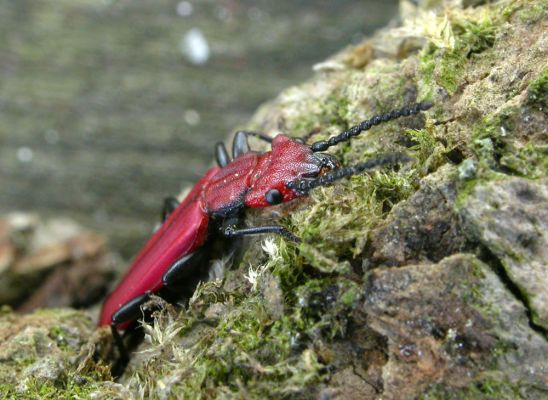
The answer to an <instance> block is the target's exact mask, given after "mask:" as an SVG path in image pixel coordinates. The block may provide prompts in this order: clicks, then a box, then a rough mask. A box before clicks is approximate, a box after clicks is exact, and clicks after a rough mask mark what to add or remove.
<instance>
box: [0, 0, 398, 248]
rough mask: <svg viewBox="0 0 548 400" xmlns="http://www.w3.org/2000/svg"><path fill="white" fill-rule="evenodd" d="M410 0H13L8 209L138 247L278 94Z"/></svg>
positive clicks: (0, 153)
mask: <svg viewBox="0 0 548 400" xmlns="http://www.w3.org/2000/svg"><path fill="white" fill-rule="evenodd" d="M396 13H397V1H396V0H362V1H358V0H337V1H327V0H316V1H312V0H276V1H267V0H200V1H175V0H154V1H145V0H48V1H46V0H0V214H6V213H8V212H12V211H33V212H38V213H39V214H40V215H43V216H59V215H63V216H68V217H70V218H73V219H75V220H76V221H78V222H80V223H81V224H83V225H85V226H87V227H90V228H92V229H95V230H96V231H99V232H101V233H103V234H105V235H106V236H107V238H108V240H109V242H110V243H111V247H113V248H114V249H116V250H118V251H121V252H122V254H123V255H124V256H126V257H129V256H131V255H132V254H133V253H134V252H135V251H136V250H137V249H138V248H139V247H140V246H141V245H142V242H143V240H144V239H145V238H146V237H147V236H148V235H149V234H150V232H151V229H152V227H153V226H154V224H155V223H156V222H158V221H159V217H160V209H161V204H162V199H163V198H164V197H165V196H167V195H170V194H176V193H178V192H179V191H180V189H181V188H183V187H184V186H186V185H189V184H192V183H193V182H195V181H196V180H197V179H198V178H199V177H200V176H201V175H202V174H203V173H204V171H205V170H206V169H207V168H208V167H209V166H210V165H211V163H212V160H213V144H214V143H215V142H216V141H218V140H223V139H225V138H226V137H227V136H228V135H229V134H230V133H232V132H233V130H234V128H235V127H244V126H245V122H246V120H248V119H249V117H250V116H251V115H252V113H253V112H254V110H255V109H256V108H257V107H258V106H259V105H260V104H261V103H262V102H263V101H265V100H268V99H269V98H272V97H273V96H275V95H276V94H277V93H278V92H279V91H280V90H282V89H283V88H285V87H288V86H290V85H293V84H297V83H299V82H301V81H303V80H305V79H307V78H308V77H309V76H310V75H311V67H312V65H313V64H315V63H317V62H320V61H322V60H323V59H324V58H326V57H327V56H329V55H331V54H333V53H334V52H336V51H338V50H340V49H341V48H342V47H344V46H346V45H348V44H352V43H357V42H359V41H360V40H362V39H363V38H364V36H366V35H368V34H369V33H370V32H372V31H373V30H375V29H377V28H379V27H382V26H384V25H386V23H387V22H388V21H390V20H391V19H393V18H394V17H395V15H396Z"/></svg>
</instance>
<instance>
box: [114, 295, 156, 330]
mask: <svg viewBox="0 0 548 400" xmlns="http://www.w3.org/2000/svg"><path fill="white" fill-rule="evenodd" d="M149 299H150V292H146V293H143V294H142V295H140V296H137V297H134V298H133V299H131V300H130V301H128V302H127V303H126V304H124V305H123V306H122V307H120V309H118V311H116V312H115V313H114V314H112V325H114V326H116V325H119V324H121V323H123V322H127V321H133V320H136V319H138V318H139V317H140V316H141V306H142V305H143V304H144V303H146V302H147V301H148V300H149Z"/></svg>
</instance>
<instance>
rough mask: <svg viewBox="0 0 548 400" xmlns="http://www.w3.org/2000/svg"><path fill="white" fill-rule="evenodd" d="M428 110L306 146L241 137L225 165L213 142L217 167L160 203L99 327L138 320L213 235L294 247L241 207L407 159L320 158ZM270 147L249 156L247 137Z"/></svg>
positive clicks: (278, 229) (412, 109) (198, 258)
mask: <svg viewBox="0 0 548 400" xmlns="http://www.w3.org/2000/svg"><path fill="white" fill-rule="evenodd" d="M431 106H432V103H430V102H422V103H416V104H412V105H408V106H405V107H403V108H400V109H397V110H393V111H391V112H387V113H384V114H380V115H377V116H375V117H373V118H371V119H368V120H365V121H363V122H361V123H359V124H358V125H355V126H353V127H352V128H350V129H348V130H346V131H344V132H342V133H340V134H339V135H337V136H333V137H331V138H329V139H328V140H322V141H318V142H315V143H313V144H312V145H306V144H304V143H302V141H299V140H295V139H292V138H290V137H288V136H286V135H283V134H279V135H277V136H275V137H274V138H270V137H269V136H266V135H264V134H261V133H256V132H246V131H240V132H238V133H237V134H236V136H235V138H234V141H233V147H232V160H231V159H230V157H229V155H228V152H227V150H226V148H225V146H224V144H223V143H217V144H216V147H215V158H216V160H217V164H218V166H217V167H213V168H211V169H209V170H208V171H207V172H206V174H205V175H204V177H203V178H202V179H201V180H200V181H199V182H198V183H197V184H196V185H195V186H194V188H193V189H192V190H191V191H190V192H189V193H188V195H187V196H186V197H185V199H184V200H183V201H181V203H180V204H179V203H178V202H177V201H176V200H175V199H174V198H170V199H166V201H165V203H164V212H163V219H164V221H163V223H162V225H161V227H160V228H159V229H158V230H157V231H156V232H155V233H154V234H153V236H152V237H151V238H150V239H149V240H148V242H147V243H146V244H145V246H144V247H143V249H142V250H141V251H140V252H139V254H138V255H137V257H135V260H134V261H133V263H132V264H131V266H130V268H129V270H128V272H127V273H126V275H125V276H124V278H123V279H122V280H121V282H120V283H119V284H118V286H117V287H116V289H115V290H114V291H113V292H112V293H111V294H110V296H109V297H108V298H107V299H106V301H105V303H104V304H103V308H102V311H101V315H100V319H99V325H101V326H103V325H110V326H111V328H112V331H113V334H114V335H115V337H118V338H119V336H118V330H119V329H120V330H124V329H126V328H127V327H128V326H129V325H130V324H132V323H133V322H134V321H135V320H137V318H138V317H139V316H140V315H141V305H143V304H144V303H145V302H146V301H147V300H148V299H149V298H150V295H151V294H153V293H159V292H160V291H165V290H170V289H171V290H173V287H174V286H175V287H176V286H177V283H179V282H180V281H181V279H183V278H184V277H185V274H186V273H187V272H188V271H190V270H193V268H194V267H195V266H196V264H197V263H202V262H204V259H205V258H207V254H204V253H207V252H206V251H205V250H204V249H205V248H206V246H205V245H206V244H207V243H208V242H209V241H210V240H212V239H213V238H214V237H218V236H219V235H221V236H224V237H229V238H230V237H238V236H244V235H255V234H263V233H274V234H278V235H282V236H284V237H285V238H287V239H289V240H293V241H298V238H296V237H295V236H294V235H293V234H292V233H291V232H289V231H288V230H287V229H285V228H284V227H282V226H280V225H267V226H258V227H240V225H241V223H242V220H243V216H244V210H245V208H264V207H269V206H272V205H275V204H280V203H285V202H288V201H291V200H293V199H295V198H298V197H302V196H306V195H307V194H308V192H309V191H310V190H311V189H313V188H315V187H318V186H324V185H328V184H331V183H333V182H335V181H336V180H339V179H342V178H344V177H347V176H350V175H355V174H358V173H360V172H363V171H365V170H368V169H372V168H375V167H379V166H384V165H391V164H396V163H399V162H405V161H409V160H410V158H409V157H407V156H406V155H404V154H402V153H389V154H385V155H381V156H379V157H376V158H372V159H369V160H367V161H365V162H362V163H359V164H357V165H354V166H347V167H340V166H339V163H338V162H337V160H336V159H335V158H334V157H333V156H331V155H329V154H325V153H320V152H322V151H325V150H327V149H328V148H329V147H331V146H335V145H337V144H339V143H341V142H345V141H348V140H350V139H351V138H352V137H354V136H357V135H359V134H360V133H362V132H364V131H367V130H369V129H370V128H371V127H373V126H375V125H379V124H381V123H383V122H387V121H390V120H393V119H396V118H399V117H404V116H409V115H415V114H418V113H419V112H421V111H426V110H428V109H429V108H430V107H431ZM248 136H255V137H257V138H259V139H262V140H264V141H266V142H269V143H270V144H271V150H270V151H267V152H265V153H262V154H260V153H256V152H253V151H250V150H249V146H248V142H247V137H248Z"/></svg>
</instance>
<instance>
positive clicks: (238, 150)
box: [232, 131, 249, 159]
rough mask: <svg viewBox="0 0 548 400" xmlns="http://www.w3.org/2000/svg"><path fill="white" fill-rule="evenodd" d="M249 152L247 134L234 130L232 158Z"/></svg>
mask: <svg viewBox="0 0 548 400" xmlns="http://www.w3.org/2000/svg"><path fill="white" fill-rule="evenodd" d="M247 152H249V144H248V143H247V134H246V133H245V132H244V131H239V132H236V136H234V141H233V142H232V158H233V159H234V158H236V157H238V156H241V155H242V154H245V153H247Z"/></svg>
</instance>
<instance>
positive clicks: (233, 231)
mask: <svg viewBox="0 0 548 400" xmlns="http://www.w3.org/2000/svg"><path fill="white" fill-rule="evenodd" d="M221 233H222V234H223V235H224V236H226V237H229V238H231V237H235V236H245V235H260V234H264V233H274V234H276V235H281V236H283V237H284V238H286V239H287V240H290V241H292V242H296V243H298V242H300V239H299V238H298V237H297V236H295V235H294V234H293V233H291V232H290V231H288V230H287V229H285V228H284V227H283V226H281V225H265V226H253V227H250V228H237V227H236V225H234V224H227V225H224V226H223V227H222V228H221Z"/></svg>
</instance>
